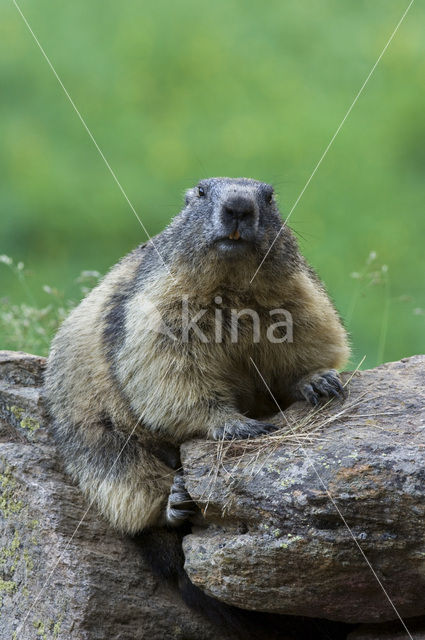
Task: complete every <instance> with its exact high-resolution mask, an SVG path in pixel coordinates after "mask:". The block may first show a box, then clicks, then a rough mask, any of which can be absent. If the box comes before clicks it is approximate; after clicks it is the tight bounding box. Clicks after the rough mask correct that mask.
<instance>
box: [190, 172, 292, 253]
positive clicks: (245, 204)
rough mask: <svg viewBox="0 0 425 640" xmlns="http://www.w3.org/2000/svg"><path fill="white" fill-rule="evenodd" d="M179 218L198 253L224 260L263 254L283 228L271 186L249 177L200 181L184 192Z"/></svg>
mask: <svg viewBox="0 0 425 640" xmlns="http://www.w3.org/2000/svg"><path fill="white" fill-rule="evenodd" d="M178 217H179V218H182V219H184V221H185V226H186V228H187V229H190V231H191V233H192V234H194V237H195V238H196V245H197V248H198V250H200V251H202V253H205V251H206V250H207V251H212V252H215V253H216V254H218V255H219V256H220V257H222V258H223V259H242V258H243V259H246V258H247V257H248V256H249V255H257V256H261V255H264V254H265V252H266V251H267V250H268V248H269V247H270V245H271V243H272V242H273V240H274V239H275V237H276V235H277V234H278V233H279V231H280V230H281V228H282V219H281V216H280V213H279V209H278V207H277V204H276V201H275V198H274V190H273V187H272V186H271V185H269V184H266V183H264V182H259V181H257V180H251V179H248V178H209V179H206V180H201V181H200V182H199V183H198V184H197V185H196V187H194V188H192V189H189V190H188V191H187V192H186V207H185V208H184V209H183V211H182V212H181V214H180V216H178ZM179 226H180V225H179Z"/></svg>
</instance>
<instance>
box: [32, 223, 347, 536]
mask: <svg viewBox="0 0 425 640" xmlns="http://www.w3.org/2000/svg"><path fill="white" fill-rule="evenodd" d="M170 229H171V230H172V229H173V225H171V227H170ZM199 233H202V231H201V230H199V229H194V232H193V242H194V243H196V241H197V237H198V236H197V234H199ZM282 235H284V238H283V239H282V243H283V241H285V242H286V243H287V244H288V243H290V244H288V246H290V247H291V250H292V251H293V252H294V257H291V258H290V259H289V260H288V264H287V265H286V266H284V267H282V269H281V270H279V269H276V265H275V264H274V262H273V260H274V259H273V257H271V258H270V259H269V260H268V262H267V261H266V262H265V264H264V266H263V267H262V269H261V270H260V271H259V273H258V275H257V277H256V278H255V279H254V281H253V283H252V284H250V278H251V276H252V274H253V273H254V272H255V268H256V265H257V264H258V258H257V257H256V256H255V255H249V256H247V258H246V260H245V262H244V264H243V268H242V269H241V268H235V266H234V264H233V263H231V262H230V263H226V262H223V260H221V259H220V257H219V256H217V255H215V254H214V253H212V254H211V253H209V254H208V260H205V261H204V262H203V263H202V264H196V263H195V264H193V263H192V262H190V261H188V260H186V259H185V257H184V255H183V252H182V253H181V255H179V252H178V251H176V250H175V249H173V253H171V254H170V255H171V258H170V259H169V261H168V265H169V271H170V272H168V271H167V269H166V268H165V267H164V266H163V265H162V264H161V263H159V262H158V263H157V264H156V266H155V268H154V269H151V261H152V255H153V254H152V252H151V253H148V252H147V250H144V249H143V248H139V249H137V250H135V251H134V252H133V253H131V254H130V255H129V256H127V257H126V258H125V259H123V260H122V261H121V262H120V263H118V264H117V265H116V266H115V267H114V268H113V269H112V270H111V271H110V272H109V274H107V276H106V277H105V278H104V279H103V281H102V282H101V283H100V284H99V285H98V286H97V287H96V288H95V289H94V290H93V291H92V292H91V293H90V294H89V295H88V296H87V298H86V299H85V300H83V301H82V302H81V304H80V305H79V306H78V307H77V308H76V309H75V310H74V311H73V312H72V313H71V315H70V316H69V317H68V319H67V320H66V321H65V322H64V324H63V325H62V327H61V329H60V331H59V332H58V334H57V336H56V338H55V339H54V342H53V345H52V350H51V354H50V357H49V363H48V371H47V376H46V385H45V386H46V396H47V398H48V401H49V406H50V410H51V413H52V415H53V417H54V421H55V427H54V430H55V436H56V439H57V442H58V445H59V447H60V448H61V449H62V451H63V453H64V458H65V462H66V466H67V469H68V470H69V472H70V473H71V474H72V475H73V477H74V479H75V480H76V481H77V482H78V483H79V484H80V487H81V489H82V491H83V492H84V493H85V494H86V495H87V496H88V498H89V499H90V500H92V501H95V502H96V504H97V505H98V507H99V508H100V510H101V512H102V513H103V514H104V515H105V517H106V518H107V519H108V520H109V521H110V522H111V523H112V524H113V525H114V526H115V527H117V528H118V529H120V530H122V531H125V532H128V533H132V534H134V533H136V532H138V531H140V530H142V529H145V528H146V527H149V526H151V525H158V524H159V525H161V524H164V523H165V522H166V505H167V500H168V497H169V494H170V489H171V487H172V484H173V476H174V466H175V465H174V464H173V463H172V462H170V461H169V460H168V458H167V455H168V454H165V455H164V456H161V455H158V451H161V450H162V449H164V451H167V447H171V449H172V447H173V446H177V447H178V445H180V443H182V442H184V441H185V440H187V439H189V438H192V437H193V436H200V437H205V438H214V437H217V435H216V434H217V432H218V431H217V430H219V429H220V428H223V427H226V425H229V428H230V427H231V425H233V424H236V423H237V424H240V423H243V422H244V421H246V420H247V418H249V417H250V416H252V417H255V418H256V417H258V415H261V414H264V413H265V411H266V409H268V410H270V408H271V406H272V405H271V404H270V400H269V398H268V394H267V391H266V389H265V387H264V383H263V382H262V381H261V379H260V378H259V376H258V374H257V373H256V371H255V369H254V368H253V366H252V364H251V360H250V358H252V359H253V360H254V362H255V364H256V365H257V367H258V369H259V370H260V371H261V373H262V375H263V376H264V379H265V380H266V382H267V384H268V385H269V386H270V388H271V389H272V391H273V393H274V394H275V395H276V397H277V398H278V399H279V400H280V401H281V402H283V403H286V402H287V401H288V398H292V399H294V398H296V397H297V395H296V389H297V384H298V383H299V382H300V380H302V379H303V378H306V380H307V381H308V379H309V376H312V375H314V374H315V373H317V372H322V371H327V370H329V369H336V368H340V367H342V366H343V365H344V364H345V362H346V360H347V358H348V355H349V348H348V343H347V336H346V332H345V330H344V329H343V327H342V325H341V322H340V320H339V318H338V315H337V313H336V311H335V309H334V307H333V305H332V303H331V302H330V300H329V298H328V296H327V294H326V292H325V290H324V288H323V287H322V285H321V284H320V283H319V282H318V280H317V277H316V276H315V275H314V274H313V273H312V271H311V270H310V268H309V267H308V265H307V264H306V263H305V262H304V260H303V259H302V257H301V256H300V255H299V253H298V251H297V249H296V244H295V240H294V239H293V237H292V236H291V235H290V232H289V230H287V231H285V234H282ZM273 237H274V233H273V232H272V231H271V230H270V231H269V232H268V234H267V235H266V240H267V242H268V244H270V243H271V241H272V240H273ZM159 238H160V237H159ZM155 240H157V239H155ZM158 242H159V241H158ZM267 246H268V245H267ZM282 246H283V245H282ZM294 247H295V248H294ZM289 255H291V254H289ZM144 269H145V272H144V271H143V270H144ZM141 272H143V273H144V275H143V278H141V277H140V273H141ZM123 291H124V292H125V295H123V297H122V299H121V300H120V299H119V295H120V294H121V293H122V292H123ZM182 296H187V297H188V304H189V307H190V311H191V314H190V315H191V316H193V315H195V313H196V312H197V311H200V310H202V309H207V313H206V314H204V315H203V317H202V320H201V321H200V322H199V323H198V326H200V328H201V329H202V331H203V332H204V334H205V335H207V336H211V337H213V335H214V331H215V329H214V318H215V315H214V314H215V313H216V310H217V308H218V307H220V308H222V310H223V313H226V310H227V309H229V308H234V309H238V310H242V309H246V308H250V309H254V310H256V311H257V312H258V314H259V316H260V318H261V321H262V324H261V327H262V329H261V339H260V342H258V343H253V342H252V321H251V319H250V317H249V316H248V315H246V316H242V317H241V322H240V325H239V326H240V332H239V336H240V339H239V341H238V342H237V343H232V342H231V340H230V335H229V334H228V332H227V331H224V339H223V342H222V343H220V344H217V343H215V342H214V341H212V342H211V343H209V344H205V343H203V342H202V341H200V340H198V339H196V338H193V339H191V340H190V341H189V343H187V344H184V343H183V342H182V340H181V336H180V334H179V322H181V300H182ZM217 296H220V297H221V298H222V300H223V302H222V304H221V305H220V304H217V303H216V302H215V299H216V297H217ZM146 299H148V300H149V302H150V303H153V304H154V305H155V307H156V308H157V310H158V311H159V312H160V314H161V317H162V318H163V319H164V321H165V322H166V324H167V326H168V327H170V328H172V330H173V332H174V334H175V335H177V338H178V339H177V340H171V339H168V338H167V337H166V336H164V335H163V334H162V333H156V332H154V331H150V330H149V329H148V328H147V321H146V317H145V316H144V314H143V313H142V310H143V305H144V304H145V301H146ZM114 305H115V306H114ZM282 307H283V308H285V309H287V310H288V311H290V312H291V314H292V316H293V319H294V341H293V342H292V343H290V342H284V343H282V344H272V343H270V341H269V340H268V339H267V338H266V331H267V328H268V326H269V325H270V322H273V321H275V320H270V316H269V311H270V310H271V309H274V308H282ZM113 313H115V314H116V317H117V318H118V320H117V321H116V327H118V329H116V328H115V329H114V331H115V334H114V335H115V336H116V335H117V333H118V334H119V336H120V337H119V338H118V339H116V341H115V343H114V344H112V343H113V340H112V338H111V340H110V339H109V337H108V336H109V335H110V334H109V333H108V331H107V326H106V325H107V319H108V318H110V317H112V315H111V314H113ZM108 314H110V315H109V316H108ZM120 314H121V315H120ZM120 323H121V324H120ZM114 326H115V325H114ZM110 333H111V335H112V330H111V332H110ZM114 339H115V338H114ZM129 437H130V440H129V441H128V442H126V440H127V438H129ZM117 458H118V462H116V464H114V461H115V460H116V459H117ZM112 465H114V466H113V468H112V470H110V468H111V466H112Z"/></svg>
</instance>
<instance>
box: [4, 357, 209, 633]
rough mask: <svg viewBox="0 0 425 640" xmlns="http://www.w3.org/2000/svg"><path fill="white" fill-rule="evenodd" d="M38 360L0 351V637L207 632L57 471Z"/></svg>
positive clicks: (133, 546)
mask: <svg viewBox="0 0 425 640" xmlns="http://www.w3.org/2000/svg"><path fill="white" fill-rule="evenodd" d="M44 363H45V360H44V358H39V357H37V356H31V355H28V354H23V353H12V352H4V351H3V352H0V640H36V639H42V640H118V639H119V640H139V639H140V640H141V639H146V640H147V639H149V640H165V639H167V640H168V639H171V640H213V639H216V638H217V635H216V633H217V632H216V629H213V628H212V627H211V626H210V625H209V623H208V622H206V621H205V620H204V619H203V618H200V617H199V616H198V615H196V614H194V613H193V612H192V611H191V610H189V609H188V608H187V607H186V606H185V605H184V604H183V603H182V602H181V601H180V599H179V597H178V596H177V595H176V594H175V593H174V592H172V591H171V590H168V589H167V588H166V587H164V586H162V585H160V584H159V582H158V580H157V579H156V578H155V577H154V576H153V575H152V574H151V572H150V571H149V569H148V568H147V567H146V566H144V564H143V561H142V558H141V557H140V552H139V550H138V549H137V547H136V544H135V543H134V542H133V541H131V540H129V539H127V538H124V537H120V536H119V535H117V534H116V532H114V531H112V530H111V529H109V528H108V527H107V525H106V524H105V522H104V521H103V520H102V518H101V517H100V516H99V515H98V514H97V513H96V511H95V510H94V509H93V508H92V509H89V510H88V511H87V505H86V504H85V502H84V500H83V498H82V496H81V495H80V493H79V491H78V490H77V488H76V487H74V486H73V485H72V484H71V483H70V481H69V480H68V478H67V477H66V476H65V475H64V474H63V473H62V470H61V464H60V461H59V460H58V457H57V454H56V451H55V448H54V446H53V443H52V441H51V438H50V436H49V433H48V431H47V430H46V428H45V415H44V413H43V408H42V404H41V400H40V383H41V375H42V369H43V366H44ZM83 518H84V519H83ZM81 521H82V522H81ZM80 523H81V524H80Z"/></svg>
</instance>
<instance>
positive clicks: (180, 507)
mask: <svg viewBox="0 0 425 640" xmlns="http://www.w3.org/2000/svg"><path fill="white" fill-rule="evenodd" d="M196 512H197V507H196V505H195V503H194V502H193V500H192V498H191V497H190V495H189V494H188V492H187V491H186V487H185V484H184V478H183V474H182V473H181V472H179V473H176V475H175V476H174V480H173V484H172V485H171V490H170V495H169V496H168V502H167V514H166V516H167V524H169V525H171V526H172V527H178V526H179V525H180V524H182V523H183V522H184V521H185V520H187V519H188V518H190V517H191V516H194V515H195V513H196Z"/></svg>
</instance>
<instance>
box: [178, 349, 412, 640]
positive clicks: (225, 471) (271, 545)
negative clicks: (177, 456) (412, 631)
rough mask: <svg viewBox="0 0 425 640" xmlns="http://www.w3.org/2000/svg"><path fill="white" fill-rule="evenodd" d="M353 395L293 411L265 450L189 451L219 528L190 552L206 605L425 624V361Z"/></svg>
mask: <svg viewBox="0 0 425 640" xmlns="http://www.w3.org/2000/svg"><path fill="white" fill-rule="evenodd" d="M345 379H346V380H347V379H348V374H347V375H346V376H345ZM348 389H349V396H348V398H347V399H346V401H345V402H344V403H341V402H339V401H336V400H333V401H332V402H330V403H329V404H328V405H327V406H324V407H321V408H320V409H318V410H310V409H308V407H307V406H306V404H305V403H297V404H295V405H292V406H291V407H290V408H289V409H288V410H287V411H285V416H284V417H282V416H277V417H275V418H274V419H275V420H278V421H279V423H280V424H281V426H282V430H281V431H280V432H278V433H276V434H274V435H272V436H267V437H264V438H263V439H262V440H256V441H254V440H253V441H250V442H246V441H242V442H237V443H236V442H235V443H232V442H224V443H221V444H220V445H217V444H216V443H207V442H200V441H192V442H188V443H185V444H184V445H183V447H182V462H183V467H184V471H185V479H186V486H187V489H188V491H189V493H190V495H191V496H192V498H193V499H194V500H195V501H196V503H197V504H198V506H199V507H200V509H201V510H202V511H203V513H204V515H205V518H206V523H207V524H208V526H207V528H199V529H198V530H194V531H193V533H192V534H191V535H189V536H187V537H186V538H185V540H184V551H185V557H186V565H185V567H186V570H187V572H188V574H189V577H190V579H191V580H192V581H193V582H194V583H195V584H196V585H198V586H199V587H201V588H202V589H203V590H204V591H205V592H206V593H208V594H209V595H212V596H214V597H216V598H218V599H220V600H223V601H224V602H227V603H229V604H233V605H236V606H240V607H245V608H252V609H256V610H261V611H268V612H274V613H280V614H291V615H304V616H312V617H319V618H328V619H330V620H340V621H345V622H355V623H358V622H364V623H371V622H375V623H376V622H381V621H390V620H395V619H396V618H397V614H396V611H395V609H397V611H398V612H399V614H400V615H401V616H403V617H405V618H408V617H410V616H420V615H423V614H425V465H424V461H425V458H424V454H425V448H424V447H425V421H424V418H425V409H424V407H425V356H414V357H412V358H405V359H403V360H402V361H400V362H394V363H389V364H385V365H382V366H380V367H378V368H377V369H373V370H370V371H362V372H360V373H357V374H355V375H354V376H353V377H352V379H351V381H350V382H349V385H348ZM293 430H295V432H294V431H293ZM294 434H295V435H294ZM384 590H385V591H384ZM407 624H408V623H407ZM352 637H353V638H361V637H363V636H352ZM365 637H368V638H369V637H372V636H365ZM373 637H381V636H379V635H378V636H373ZM382 637H385V638H386V637H387V636H382ZM393 637H394V638H396V637H398V636H397V635H394V636H391V635H390V636H388V638H393ZM404 637H407V634H405V636H404Z"/></svg>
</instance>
